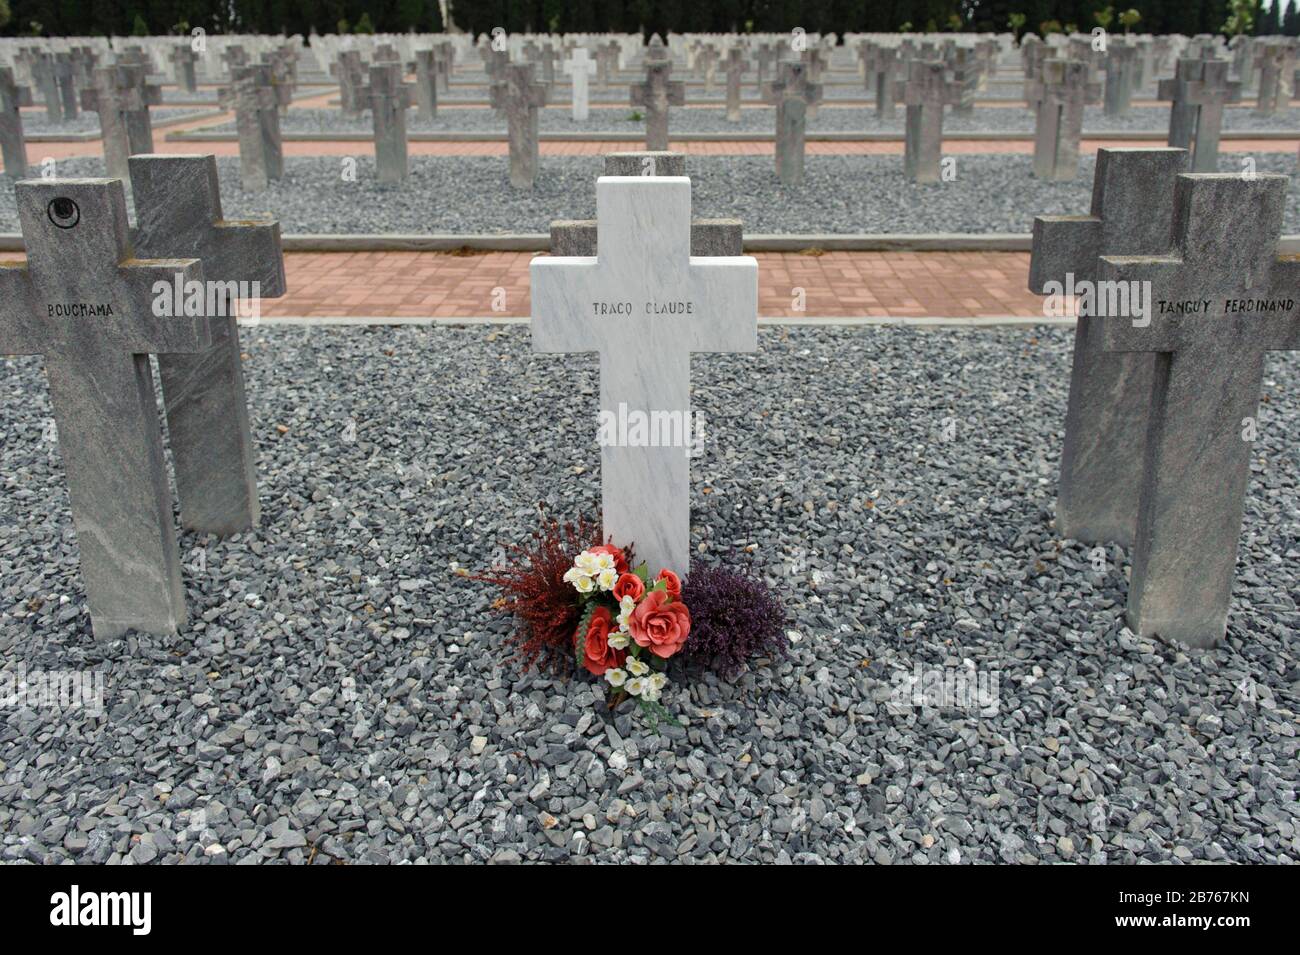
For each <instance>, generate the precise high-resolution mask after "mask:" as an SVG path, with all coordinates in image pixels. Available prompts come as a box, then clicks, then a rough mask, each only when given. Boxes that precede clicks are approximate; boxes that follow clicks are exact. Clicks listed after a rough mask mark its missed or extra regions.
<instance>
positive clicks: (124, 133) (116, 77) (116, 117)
mask: <svg viewBox="0 0 1300 955" xmlns="http://www.w3.org/2000/svg"><path fill="white" fill-rule="evenodd" d="M160 97H161V92H160V91H159V89H158V87H157V86H149V85H145V84H143V83H141V82H140V68H139V67H132V66H101V67H96V68H95V72H94V86H92V87H90V88H89V89H84V90H82V91H81V105H82V107H83V108H85V109H90V110H94V111H95V112H96V113H98V114H99V130H100V140H101V142H102V143H103V146H104V164H105V166H107V167H108V174H109V176H111V177H112V178H114V179H123V180H125V179H127V178H128V177H129V175H130V170H129V168H128V166H127V158H128V157H129V156H131V155H133V154H135V153H151V152H153V128H152V126H151V125H150V122H149V104H150V103H151V102H158V101H159V98H160Z"/></svg>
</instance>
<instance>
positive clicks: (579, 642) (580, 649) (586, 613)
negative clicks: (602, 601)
mask: <svg viewBox="0 0 1300 955" xmlns="http://www.w3.org/2000/svg"><path fill="white" fill-rule="evenodd" d="M598 606H600V605H599V604H598V603H596V601H594V600H589V601H587V605H586V606H585V607H584V608H583V609H582V616H581V617H579V618H578V629H577V630H575V631H574V634H573V639H574V643H575V644H576V646H575V647H574V650H575V651H576V656H577V662H578V668H579V669H581V668H582V661H583V660H585V659H586V657H587V641H586V639H584V638H585V637H586V636H587V629H588V628H589V627H590V626H591V616H592V614H594V613H595V612H596V608H597V607H598Z"/></svg>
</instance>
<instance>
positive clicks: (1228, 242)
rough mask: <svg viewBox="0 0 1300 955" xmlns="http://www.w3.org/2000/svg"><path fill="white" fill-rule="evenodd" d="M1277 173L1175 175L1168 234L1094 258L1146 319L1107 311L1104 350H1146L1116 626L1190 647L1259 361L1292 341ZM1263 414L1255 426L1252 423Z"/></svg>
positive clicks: (1213, 614) (1219, 597) (1245, 442)
mask: <svg viewBox="0 0 1300 955" xmlns="http://www.w3.org/2000/svg"><path fill="white" fill-rule="evenodd" d="M1286 196H1287V178H1286V177H1285V176H1276V175H1265V174H1258V175H1256V176H1254V177H1253V178H1245V177H1243V176H1241V175H1238V174H1228V175H1218V174H1202V175H1186V174H1185V175H1181V176H1179V177H1178V179H1177V182H1176V185H1175V191H1174V216H1173V246H1172V248H1171V250H1170V251H1168V252H1166V253H1164V254H1162V255H1158V256H1102V257H1101V260H1100V266H1099V279H1100V280H1101V281H1103V282H1121V283H1133V282H1136V283H1146V282H1149V283H1151V284H1150V286H1149V287H1150V289H1151V309H1150V314H1149V316H1148V319H1147V320H1146V321H1143V322H1135V321H1133V320H1131V319H1129V318H1126V317H1115V318H1108V319H1107V320H1106V321H1105V323H1104V324H1103V326H1102V346H1103V347H1104V348H1105V349H1107V350H1108V351H1116V352H1137V353H1154V354H1155V363H1156V364H1155V385H1154V388H1153V390H1152V396H1151V401H1150V420H1151V423H1150V426H1149V428H1148V429H1147V446H1146V457H1145V465H1144V468H1143V482H1142V491H1141V502H1140V504H1139V507H1138V519H1137V534H1136V539H1135V542H1134V547H1133V558H1132V560H1133V565H1132V572H1131V575H1130V580H1129V596H1128V619H1129V625H1130V626H1131V627H1132V628H1133V629H1134V630H1135V631H1136V632H1137V633H1138V634H1140V635H1144V636H1150V635H1156V636H1160V637H1162V638H1164V639H1166V640H1176V641H1181V642H1183V643H1187V644H1190V645H1192V646H1201V647H1203V646H1211V645H1213V644H1215V643H1218V642H1219V641H1220V640H1222V639H1223V636H1224V633H1225V630H1226V625H1227V616H1228V607H1229V604H1230V601H1231V595H1232V583H1233V575H1234V571H1235V568H1236V563H1237V546H1238V542H1239V540H1240V538H1241V526H1242V515H1243V511H1244V507H1245V497H1246V489H1247V485H1248V483H1249V478H1250V465H1251V458H1252V444H1251V438H1250V435H1251V433H1252V432H1251V431H1250V430H1249V429H1250V427H1251V425H1252V424H1253V423H1255V422H1256V421H1257V420H1258V415H1259V396H1260V388H1261V386H1262V384H1263V379H1264V365H1265V360H1266V357H1267V354H1268V352H1270V351H1295V350H1300V261H1295V260H1279V259H1278V257H1277V243H1278V239H1279V237H1280V235H1281V231H1282V213H1283V209H1284V207H1285V204H1286ZM1265 426H1267V425H1265Z"/></svg>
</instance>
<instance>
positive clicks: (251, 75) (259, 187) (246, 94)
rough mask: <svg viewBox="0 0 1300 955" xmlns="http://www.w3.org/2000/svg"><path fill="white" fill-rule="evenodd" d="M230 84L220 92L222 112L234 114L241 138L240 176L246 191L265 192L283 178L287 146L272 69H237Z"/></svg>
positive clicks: (245, 67) (246, 67)
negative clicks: (274, 182) (282, 133)
mask: <svg viewBox="0 0 1300 955" xmlns="http://www.w3.org/2000/svg"><path fill="white" fill-rule="evenodd" d="M230 75H231V85H230V86H227V87H222V88H221V89H220V90H218V92H217V101H218V102H219V103H220V105H221V106H222V108H223V109H229V110H233V111H234V113H235V130H236V133H237V135H238V137H239V174H240V181H241V183H242V184H243V187H244V190H245V191H246V192H262V191H264V190H265V189H266V188H267V186H268V185H269V183H270V180H272V179H280V178H281V177H282V176H283V175H284V144H283V137H282V136H281V134H280V111H279V109H278V105H277V103H276V96H275V90H274V89H273V88H272V87H271V71H270V67H268V66H265V65H261V66H256V65H252V66H237V67H235V68H234V69H233V70H231V73H230Z"/></svg>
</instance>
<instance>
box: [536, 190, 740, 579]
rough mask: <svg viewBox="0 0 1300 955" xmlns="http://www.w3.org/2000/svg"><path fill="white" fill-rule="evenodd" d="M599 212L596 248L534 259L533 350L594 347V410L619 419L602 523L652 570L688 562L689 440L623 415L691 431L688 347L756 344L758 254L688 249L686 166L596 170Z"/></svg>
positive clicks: (606, 452)
mask: <svg viewBox="0 0 1300 955" xmlns="http://www.w3.org/2000/svg"><path fill="white" fill-rule="evenodd" d="M596 219H597V233H596V234H597V245H596V255H595V257H594V258H592V257H573V258H569V257H551V256H542V257H538V258H535V259H533V261H532V265H531V268H530V280H531V284H532V313H533V314H532V333H533V350H534V351H537V352H593V351H594V352H598V353H599V354H600V408H599V411H600V415H599V416H593V419H594V420H595V421H618V422H620V425H619V427H618V429H617V430H618V440H616V441H614V442H610V441H608V440H603V439H602V441H601V444H602V447H601V502H602V508H603V516H604V526H605V534H606V535H607V536H609V537H612V538H613V539H614V541H615V543H617V544H619V545H620V546H626V545H628V544H633V545H635V547H636V553H637V557H638V558H639V559H643V560H645V561H646V562H647V563H648V564H649V566H650V571H651V574H655V573H657V572H658V571H659V569H660V568H661V567H666V568H668V569H669V570H672V571H674V572H676V573H678V574H686V573H687V572H688V571H689V570H690V532H691V521H690V515H691V508H690V458H689V448H688V447H685V446H681V445H678V446H671V445H668V446H666V445H665V444H664V443H663V442H662V441H660V440H658V439H659V438H660V437H661V435H662V432H661V431H659V430H657V429H656V427H655V425H654V424H652V425H651V428H650V435H652V436H651V437H647V435H646V433H645V431H644V430H642V432H641V434H642V438H641V440H637V437H636V434H637V432H636V428H635V425H633V426H631V427H627V428H624V427H622V424H621V422H625V421H632V422H634V423H635V421H636V420H637V418H638V416H640V420H642V421H645V420H650V421H651V422H656V421H658V422H660V423H663V422H670V421H677V422H679V423H680V422H683V421H684V422H685V426H684V428H683V430H684V431H685V432H686V433H687V434H688V435H689V433H690V431H689V429H690V428H691V427H692V426H693V421H694V419H693V418H692V417H691V414H690V395H691V353H692V352H723V351H727V352H750V351H755V350H757V348H758V262H757V261H755V260H754V259H753V258H752V257H750V256H734V257H719V258H712V257H696V256H692V255H691V254H690V246H691V181H690V179H688V178H686V177H685V176H665V177H662V178H658V177H649V176H602V177H601V178H600V179H599V180H598V181H597V183H596ZM656 416H658V417H656ZM647 444H649V445H650V446H647ZM655 445H657V446H655Z"/></svg>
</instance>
